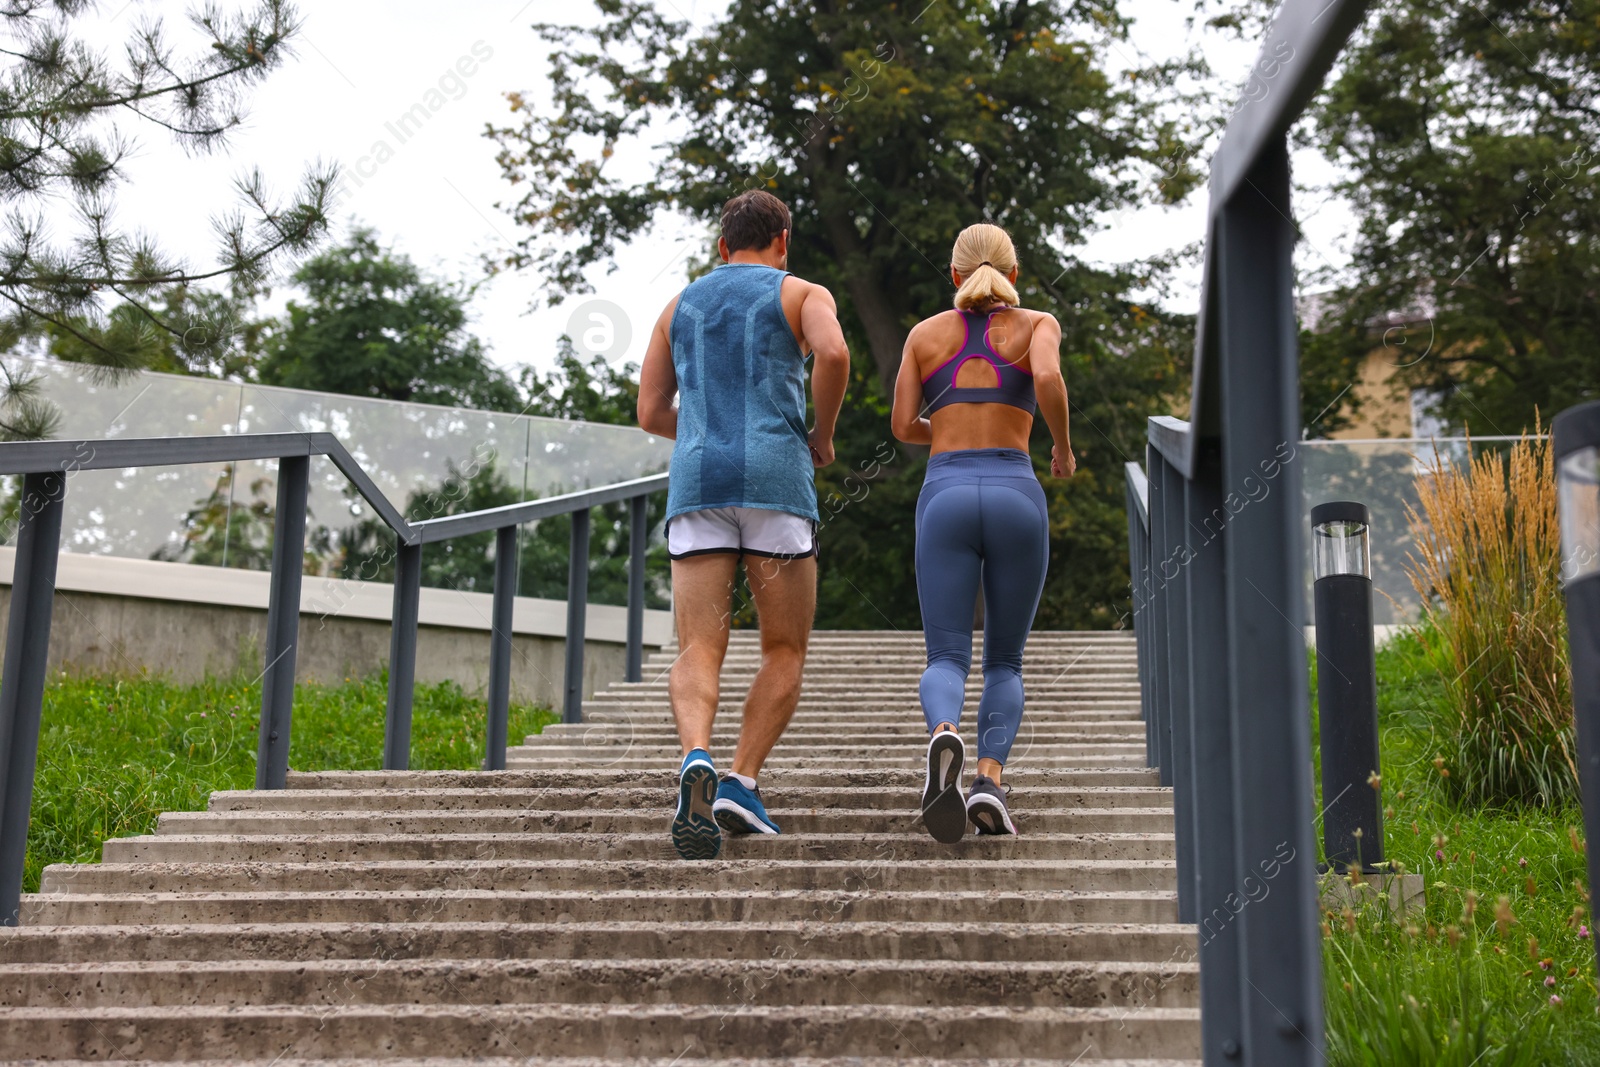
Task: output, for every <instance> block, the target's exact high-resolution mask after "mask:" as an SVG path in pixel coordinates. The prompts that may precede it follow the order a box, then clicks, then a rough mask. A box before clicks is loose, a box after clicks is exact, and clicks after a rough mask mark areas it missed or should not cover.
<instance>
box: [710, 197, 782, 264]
mask: <svg viewBox="0 0 1600 1067" xmlns="http://www.w3.org/2000/svg"><path fill="white" fill-rule="evenodd" d="M787 229H789V206H788V205H787V204H785V203H784V202H783V201H782V200H779V199H778V198H777V197H775V196H773V195H772V194H771V193H769V192H766V191H765V190H762V189H751V190H750V191H749V192H745V193H740V194H739V195H738V196H736V197H734V198H733V199H732V200H729V201H728V202H727V203H726V204H723V205H722V239H723V240H724V241H727V242H728V251H729V252H738V251H741V250H742V249H746V248H765V247H767V246H768V245H770V244H771V243H772V242H773V241H775V240H777V239H778V234H780V233H782V232H783V231H784V230H787Z"/></svg>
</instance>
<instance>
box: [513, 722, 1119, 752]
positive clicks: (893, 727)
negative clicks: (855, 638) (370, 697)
mask: <svg viewBox="0 0 1600 1067" xmlns="http://www.w3.org/2000/svg"><path fill="white" fill-rule="evenodd" d="M1022 730H1023V733H1024V734H1025V735H1026V736H1028V737H1032V738H1033V739H1034V740H1035V741H1046V740H1048V741H1054V742H1056V743H1061V742H1064V741H1076V740H1080V739H1082V740H1089V741H1094V740H1104V739H1105V738H1107V737H1111V738H1121V737H1134V736H1137V737H1139V738H1140V739H1141V740H1142V739H1143V738H1144V723H1143V722H1142V721H1140V720H1138V719H1127V718H1122V719H1111V718H1074V719H1065V718H1062V717H1057V716H1051V717H1050V718H1049V719H1046V720H1043V721H1036V722H1030V721H1028V720H1024V721H1023V726H1022ZM738 734H739V720H738V718H737V717H736V716H730V717H728V718H721V717H719V718H718V719H717V722H716V726H715V727H714V728H713V730H712V736H713V737H728V738H733V737H737V736H738ZM528 736H529V737H530V738H532V737H539V738H543V739H545V740H546V741H549V740H551V739H554V738H562V739H565V740H568V741H572V742H576V743H581V744H586V743H589V742H590V740H591V739H597V738H598V739H606V738H617V739H628V738H631V739H633V740H635V741H640V740H647V739H648V740H657V741H661V742H670V743H674V744H675V743H676V742H677V740H678V731H677V728H676V727H674V726H673V724H672V723H671V722H670V721H669V722H650V721H639V720H637V719H633V718H628V719H622V720H620V721H617V722H608V721H595V720H592V719H586V721H584V722H581V723H564V722H553V723H551V724H550V725H548V726H546V727H545V728H544V729H543V730H541V731H540V732H539V733H537V734H529V735H528ZM963 736H965V737H966V738H968V739H969V740H971V741H972V742H973V743H976V741H977V732H976V728H975V727H970V728H969V729H968V730H966V731H964V733H963ZM813 737H821V738H826V739H828V740H829V741H832V742H833V743H835V744H866V743H882V742H886V741H894V742H896V743H903V744H911V745H915V744H922V745H926V744H927V743H928V730H927V727H926V726H925V725H924V724H923V722H922V719H921V718H920V717H919V718H918V719H917V720H916V721H915V722H896V723H867V722H862V721H861V720H860V719H859V718H856V717H843V718H832V719H817V720H812V721H807V722H791V723H790V724H789V729H788V730H786V731H784V739H785V740H790V739H807V740H808V739H811V738H813Z"/></svg>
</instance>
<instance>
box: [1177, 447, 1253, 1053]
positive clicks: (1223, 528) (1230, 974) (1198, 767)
mask: <svg viewBox="0 0 1600 1067" xmlns="http://www.w3.org/2000/svg"><path fill="white" fill-rule="evenodd" d="M1191 432H1195V431H1194V430H1191ZM1193 447H1194V449H1195V468H1194V477H1193V479H1191V480H1190V481H1189V482H1187V484H1186V485H1185V491H1184V525H1185V526H1186V527H1187V528H1188V530H1189V537H1190V541H1189V546H1190V549H1191V551H1192V556H1191V558H1190V560H1189V563H1188V566H1186V567H1185V568H1184V575H1185V582H1186V583H1187V585H1188V591H1187V594H1186V596H1185V600H1186V602H1187V604H1188V609H1189V638H1190V644H1189V699H1190V705H1191V716H1192V722H1193V736H1192V739H1191V749H1192V751H1191V760H1192V762H1193V768H1194V780H1195V784H1196V791H1195V810H1194V846H1195V847H1194V852H1195V911H1196V916H1195V921H1196V922H1197V923H1198V924H1199V935H1200V1041H1201V1046H1202V1048H1203V1050H1204V1057H1205V1062H1206V1063H1207V1064H1222V1063H1231V1062H1237V1061H1238V1059H1239V1056H1240V1050H1241V1049H1243V1047H1244V1014H1243V1013H1244V1009H1243V1005H1242V1001H1241V998H1242V996H1243V992H1244V980H1243V977H1242V972H1241V971H1240V953H1239V927H1238V924H1237V923H1236V922H1235V915H1236V913H1237V912H1238V911H1239V910H1241V909H1242V908H1244V907H1245V905H1244V904H1242V903H1240V901H1242V900H1244V899H1246V898H1245V897H1244V896H1243V895H1242V894H1241V893H1240V891H1239V890H1238V889H1237V888H1236V884H1237V883H1236V879H1237V875H1236V874H1235V870H1236V864H1235V856H1236V854H1237V852H1238V843H1237V842H1236V841H1235V840H1234V832H1233V831H1234V823H1235V821H1236V820H1235V818H1234V813H1235V804H1236V803H1237V801H1236V799H1235V797H1234V792H1233V785H1234V772H1233V725H1232V721H1231V717H1230V714H1229V711H1228V661H1229V652H1228V642H1229V640H1230V639H1231V631H1230V630H1229V628H1228V602H1227V574H1226V559H1227V556H1226V552H1225V550H1224V543H1225V542H1226V540H1227V537H1228V535H1229V531H1228V527H1227V523H1228V513H1227V511H1226V510H1225V509H1224V496H1225V494H1224V492H1223V488H1222V466H1221V460H1220V457H1219V455H1218V452H1217V448H1216V445H1215V443H1213V442H1207V441H1203V440H1196V441H1195V442H1194V445H1193ZM1179 873H1180V875H1181V873H1182V872H1181V871H1180V872H1179Z"/></svg>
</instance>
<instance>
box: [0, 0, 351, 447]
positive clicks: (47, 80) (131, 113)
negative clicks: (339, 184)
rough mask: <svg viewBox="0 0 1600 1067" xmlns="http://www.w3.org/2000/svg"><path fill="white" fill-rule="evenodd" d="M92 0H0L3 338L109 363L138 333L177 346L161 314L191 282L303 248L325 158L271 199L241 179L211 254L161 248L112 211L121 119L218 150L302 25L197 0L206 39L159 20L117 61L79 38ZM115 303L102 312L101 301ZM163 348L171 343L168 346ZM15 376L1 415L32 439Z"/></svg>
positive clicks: (325, 193) (323, 185)
mask: <svg viewBox="0 0 1600 1067" xmlns="http://www.w3.org/2000/svg"><path fill="white" fill-rule="evenodd" d="M94 9H95V4H94V3H93V2H92V0H54V2H45V0H5V2H4V3H3V5H0V15H3V16H4V18H3V20H0V35H3V36H4V37H5V38H6V41H5V43H4V44H3V45H0V48H4V50H5V52H6V54H7V56H8V57H10V59H11V62H10V64H9V65H8V66H7V67H6V68H5V70H4V71H3V72H0V202H3V203H4V204H5V206H6V207H7V208H8V209H9V212H8V217H7V220H6V222H5V224H4V227H3V230H0V308H3V309H4V310H3V311H0V348H4V349H7V350H9V349H11V348H13V347H14V346H15V345H16V344H17V343H18V342H19V341H21V340H23V339H24V338H27V337H29V336H32V335H36V334H37V333H38V332H39V331H40V330H41V328H42V326H43V325H44V324H48V327H49V329H50V330H51V331H52V332H53V333H54V334H55V335H56V336H58V337H61V338H70V339H71V341H72V343H73V344H74V345H75V346H76V351H77V354H78V356H79V358H83V359H86V360H88V361H90V362H94V363H97V364H100V365H102V366H105V367H107V368H108V369H109V370H111V371H119V370H126V369H131V368H137V367H143V366H148V365H149V364H150V360H151V358H152V352H153V351H155V350H157V349H159V348H160V347H161V346H159V345H152V343H151V340H150V336H149V334H150V331H151V330H153V331H156V332H158V333H165V334H167V335H170V337H172V338H174V339H176V343H177V344H178V345H179V346H181V345H182V341H181V338H182V335H183V333H184V331H185V329H187V328H188V327H187V326H185V325H184V324H183V323H182V322H180V321H174V320H173V318H172V317H171V316H170V314H169V312H170V311H171V307H172V303H173V301H174V300H179V301H180V302H181V301H182V300H183V299H184V298H183V297H181V296H178V295H175V294H182V293H183V292H184V291H185V290H187V289H189V288H190V287H193V286H196V285H198V284H200V283H205V282H211V281H216V280H221V279H241V280H244V281H245V282H246V283H249V282H253V281H259V279H261V278H262V277H264V276H265V272H266V271H267V270H268V268H269V266H270V264H271V263H272V262H273V261H274V259H275V258H276V257H277V256H278V255H279V254H280V253H284V252H299V251H303V250H305V249H307V248H309V247H310V246H311V245H312V243H313V242H314V241H315V240H317V239H318V238H319V237H320V236H321V234H322V233H323V232H324V231H325V229H326V225H327V214H326V213H327V206H328V204H327V202H328V197H329V193H330V190H331V188H332V185H333V182H334V180H335V173H334V171H333V170H332V169H331V168H327V169H323V168H314V169H313V170H312V171H310V172H308V173H307V174H306V175H305V177H304V178H303V180H302V183H301V187H300V189H299V191H298V193H297V194H296V195H295V196H293V197H291V198H289V199H288V200H287V201H286V202H282V203H279V202H277V201H275V200H274V198H273V197H272V196H270V195H269V193H268V192H267V190H266V184H265V181H264V179H263V178H262V177H261V176H260V174H259V173H251V174H248V175H247V176H245V177H244V178H242V179H240V181H239V183H238V190H239V193H240V196H241V200H242V204H241V210H240V211H238V212H236V213H235V214H234V215H233V216H231V217H229V218H225V219H220V220H218V223H217V228H218V231H219V233H220V236H221V242H220V243H221V247H220V252H219V257H218V261H217V263H216V264H214V265H212V266H209V267H193V266H190V265H189V264H188V263H186V262H185V261H184V260H182V259H180V258H176V257H173V256H170V255H168V254H166V253H164V252H163V251H162V250H161V249H160V248H159V247H158V245H157V243H156V242H155V240H154V239H153V238H152V237H151V236H150V235H148V234H147V233H145V232H142V231H137V230H134V231H130V230H124V229H122V228H120V227H119V226H117V225H116V223H115V222H114V221H113V207H114V196H113V194H114V193H115V191H116V187H117V185H118V184H119V183H120V182H121V181H123V179H124V171H123V161H124V159H125V158H126V156H127V155H128V153H129V152H130V151H131V150H132V148H133V147H134V141H133V140H132V139H131V137H130V136H129V135H128V134H126V133H125V131H124V129H123V128H122V127H121V126H120V125H119V124H118V123H119V120H122V119H130V120H133V122H134V123H135V124H136V125H141V126H143V127H145V128H157V129H160V130H163V131H165V132H166V133H168V134H170V135H171V136H172V138H173V139H174V140H175V141H176V142H177V143H178V144H180V145H182V146H183V147H185V148H186V149H189V150H193V151H215V150H217V149H219V148H221V147H223V146H224V145H225V144H226V143H227V141H228V137H229V135H230V134H231V133H232V132H233V131H234V130H235V129H236V128H237V127H238V126H239V124H240V122H241V121H242V110H241V108H242V104H243V100H244V92H245V90H246V89H247V88H248V87H250V86H252V85H254V84H256V83H258V82H260V81H261V80H262V79H263V78H265V77H266V76H267V74H268V73H270V72H271V71H272V70H274V69H276V68H277V67H278V66H280V65H281V64H282V63H283V61H284V60H285V59H286V58H287V57H288V56H289V55H290V54H291V47H290V45H291V41H292V40H293V38H294V36H295V34H296V33H297V32H298V29H299V21H298V17H297V14H296V12H295V10H294V8H293V7H292V6H291V5H290V4H288V3H286V2H285V0H259V2H256V3H253V4H251V5H250V6H249V7H248V8H247V9H245V10H244V11H242V12H238V13H234V12H226V11H222V10H220V9H219V8H217V7H214V6H208V7H206V8H204V9H202V10H200V11H198V12H197V13H195V14H194V15H192V16H191V19H190V21H191V23H192V24H193V26H194V28H195V29H197V30H198V31H199V32H200V33H201V34H202V35H203V36H204V37H205V38H207V44H206V47H204V48H202V49H200V50H199V51H198V52H197V53H196V54H194V55H187V56H185V55H179V54H178V53H177V51H176V50H174V48H173V47H172V46H170V45H169V44H168V43H167V39H166V35H165V32H164V29H163V26H162V23H161V22H160V21H159V20H152V21H146V22H144V23H143V24H142V25H141V26H140V28H139V29H138V30H137V31H136V32H135V33H134V35H133V38H132V40H130V41H129V42H128V43H127V46H126V48H125V58H124V59H123V60H122V61H121V62H120V63H116V62H113V61H112V60H109V59H108V58H107V57H106V55H105V54H103V53H102V52H101V51H99V50H97V49H95V48H92V47H91V46H89V45H88V44H86V43H85V42H84V40H83V39H82V34H81V32H80V31H81V30H82V29H83V22H84V20H85V19H86V18H87V17H88V16H89V15H90V14H92V12H93V11H94ZM62 201H65V202H67V203H70V204H71V205H72V206H73V207H74V208H75V211H76V215H77V222H76V225H75V227H73V229H72V233H71V236H70V238H69V239H67V240H64V241H58V240H54V239H52V237H51V236H50V233H49V227H47V225H46V217H45V216H46V211H47V209H49V208H50V207H51V205H54V204H58V203H60V202H62ZM106 298H114V299H116V300H117V301H120V304H121V307H120V308H119V309H118V311H117V312H116V313H114V314H112V315H110V316H108V315H107V314H106V311H105V308H104V307H102V300H103V299H106ZM169 350H171V349H170V346H169ZM28 389H29V384H28V382H27V380H26V379H25V378H22V379H18V378H13V377H10V376H9V375H8V376H7V381H5V382H0V401H3V402H4V403H3V406H4V408H5V411H6V414H7V416H8V417H6V418H5V419H3V420H0V421H3V425H0V432H3V433H5V434H8V435H10V436H13V437H17V436H22V437H26V436H38V435H39V434H41V433H43V432H47V431H48V429H49V409H48V406H47V405H42V404H38V403H30V402H29V400H28V396H27V393H28Z"/></svg>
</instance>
